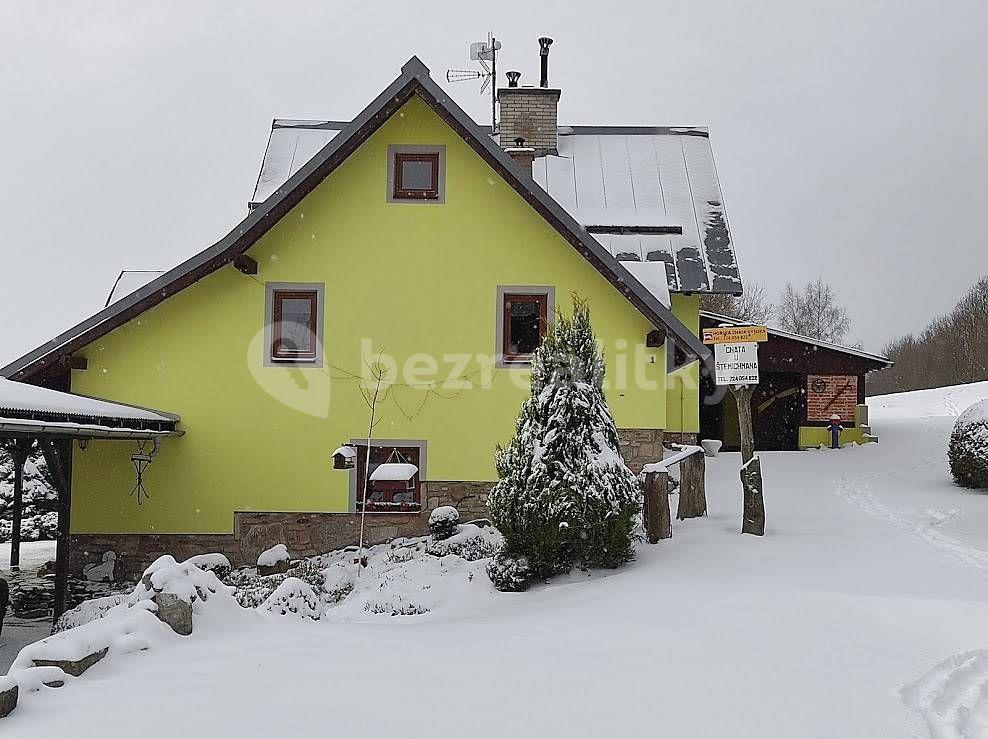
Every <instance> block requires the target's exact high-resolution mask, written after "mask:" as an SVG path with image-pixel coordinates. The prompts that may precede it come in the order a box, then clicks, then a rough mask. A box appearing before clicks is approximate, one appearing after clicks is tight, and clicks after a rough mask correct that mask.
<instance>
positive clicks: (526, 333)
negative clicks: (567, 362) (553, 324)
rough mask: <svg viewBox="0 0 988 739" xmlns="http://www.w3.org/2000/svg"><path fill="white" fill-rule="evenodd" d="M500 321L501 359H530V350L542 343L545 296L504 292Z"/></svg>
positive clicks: (546, 316)
mask: <svg viewBox="0 0 988 739" xmlns="http://www.w3.org/2000/svg"><path fill="white" fill-rule="evenodd" d="M503 321H504V322H503V329H502V337H501V342H502V343H501V351H502V352H503V354H504V361H505V362H529V361H531V359H532V352H534V351H535V350H536V349H538V347H539V345H540V344H541V343H542V339H544V338H545V333H546V329H547V328H548V325H549V296H548V295H545V294H538V295H519V294H511V293H507V294H505V296H504V316H503Z"/></svg>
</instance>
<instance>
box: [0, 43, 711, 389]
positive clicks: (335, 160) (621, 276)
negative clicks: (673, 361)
mask: <svg viewBox="0 0 988 739" xmlns="http://www.w3.org/2000/svg"><path fill="white" fill-rule="evenodd" d="M413 95H418V96H419V97H421V98H422V99H423V100H424V101H425V102H426V103H428V104H429V105H430V106H431V107H432V108H433V109H434V110H435V111H436V112H437V113H438V115H439V116H440V117H441V118H442V119H443V120H444V121H446V122H447V123H448V124H449V125H450V126H451V127H452V128H453V129H454V130H455V131H456V132H457V133H458V134H459V135H460V136H461V137H462V138H463V140H464V141H466V143H467V144H468V145H469V146H470V147H471V148H472V149H473V150H474V151H476V152H477V153H478V154H479V155H480V156H481V157H482V158H483V159H484V160H485V161H486V162H487V163H488V164H489V165H490V166H491V167H492V168H493V169H494V170H495V171H497V172H498V174H500V175H501V177H503V178H504V180H505V181H506V182H507V183H508V184H510V185H511V186H512V188H513V189H514V190H515V191H516V192H518V193H519V194H520V195H521V196H522V197H523V198H524V199H525V200H526V201H527V202H528V203H529V204H530V205H532V207H533V208H535V209H536V210H537V211H538V212H539V213H540V214H541V215H542V216H543V217H544V218H545V219H546V220H547V221H548V222H549V223H550V224H552V226H553V227H554V228H555V229H556V230H557V231H558V232H559V233H560V234H561V235H562V236H563V237H564V238H565V239H566V240H567V241H569V242H570V244H572V245H573V247H574V248H575V249H576V250H577V251H579V252H580V253H581V254H582V255H583V256H584V257H585V258H586V259H587V260H588V261H589V262H590V263H591V264H592V265H593V266H594V267H595V268H596V269H597V270H598V271H599V272H600V273H601V274H602V275H604V276H605V277H606V278H607V279H608V280H609V281H610V282H611V284H613V285H614V287H615V288H617V289H618V291H619V292H621V293H622V294H623V295H624V296H625V297H626V298H627V299H628V300H629V301H631V303H632V304H633V305H634V306H635V307H636V308H637V309H638V310H639V311H640V312H641V313H642V314H643V315H644V316H645V317H646V318H647V319H648V320H649V321H651V322H652V323H653V324H654V325H656V326H660V325H661V326H665V327H667V328H668V329H669V331H670V333H671V334H672V335H673V337H674V338H675V339H676V340H677V343H678V344H680V345H681V346H682V347H683V348H684V349H686V350H687V351H689V352H690V353H692V354H694V355H695V356H696V357H698V358H700V359H704V360H705V359H707V358H708V357H709V355H710V352H709V349H707V347H705V346H704V345H703V344H702V343H701V342H700V341H699V339H698V338H697V337H696V336H694V335H693V334H692V333H691V332H690V330H689V329H688V328H686V326H685V325H683V323H682V322H681V321H679V319H677V318H676V317H675V316H674V315H673V314H672V312H671V311H670V310H669V309H668V308H667V307H666V306H664V305H662V303H660V302H659V301H658V300H657V299H656V298H655V296H654V295H652V294H651V293H650V292H649V291H648V290H646V289H645V287H644V286H642V285H641V283H639V282H638V281H637V280H636V279H635V278H634V277H633V276H632V275H631V273H630V272H628V271H627V269H625V268H624V267H623V266H622V265H621V264H620V263H619V262H618V261H617V260H616V259H614V257H613V256H611V254H610V252H608V251H607V250H606V249H604V247H603V246H601V245H600V244H599V243H598V242H597V241H596V240H595V239H594V238H593V237H592V236H591V235H590V234H588V233H587V231H586V229H584V228H583V227H582V226H580V225H579V224H578V223H577V222H576V221H575V220H574V219H573V217H572V216H570V215H569V214H568V213H567V212H566V211H565V210H564V209H563V208H562V207H561V206H560V205H559V204H558V203H556V201H555V200H553V199H552V198H551V197H550V196H549V195H548V194H547V193H546V192H545V191H544V190H542V188H540V187H539V186H538V185H537V184H536V183H535V181H534V180H533V179H532V178H531V176H530V175H528V174H526V173H524V172H522V170H521V169H519V168H518V167H517V166H516V165H515V164H514V162H513V160H512V159H511V158H510V156H508V154H506V153H505V152H504V151H503V150H502V149H501V148H500V147H499V146H497V144H495V143H494V142H493V141H491V139H490V137H489V136H488V135H486V134H485V133H484V132H483V131H482V130H481V129H480V128H479V127H478V126H477V124H476V123H475V122H474V121H473V120H472V119H471V118H470V117H469V116H468V115H467V114H466V113H465V112H464V111H463V110H462V109H461V108H460V107H459V106H458V105H456V103H455V102H454V101H453V100H451V99H450V98H449V96H448V95H446V93H445V92H443V91H442V89H441V88H440V87H439V86H438V85H436V83H435V82H434V81H433V80H432V79H431V77H430V76H429V69H428V67H426V66H425V64H423V63H422V62H421V61H420V60H419V59H418V57H414V56H413V57H412V58H411V59H410V60H409V61H408V62H406V63H405V65H404V66H403V67H402V68H401V74H400V75H399V76H398V77H397V78H396V79H395V80H394V82H392V83H391V84H390V85H388V87H387V88H385V89H384V90H383V91H382V92H381V94H380V95H378V96H377V97H376V98H375V99H374V100H373V101H372V102H371V103H370V105H368V106H367V107H366V108H364V110H363V111H361V113H360V114H359V115H358V116H357V117H356V118H354V119H353V120H352V121H350V123H348V124H347V125H346V127H345V128H344V129H343V130H342V131H341V132H340V133H339V134H338V135H337V136H335V137H333V139H332V140H331V141H329V143H327V144H326V146H324V147H323V148H322V150H321V151H320V152H319V153H318V154H316V156H314V157H313V158H312V159H311V160H309V162H307V163H306V164H305V165H304V166H303V167H301V168H300V169H299V171H298V172H296V173H295V174H294V175H293V176H292V177H290V178H289V179H288V181H287V182H285V183H284V184H283V185H282V186H281V187H279V188H278V189H277V190H275V192H274V193H272V194H271V196H270V197H269V198H268V199H267V200H265V201H264V202H263V203H261V204H259V205H258V206H257V207H256V208H254V209H252V210H251V211H250V213H248V215H247V217H246V218H244V220H243V221H241V222H240V223H239V224H238V225H237V226H236V227H234V228H233V230H232V231H230V233H228V234H227V235H226V236H224V237H223V238H222V239H220V240H219V241H218V242H216V243H215V244H213V245H212V246H211V247H209V248H208V249H206V250H204V251H202V252H200V253H199V254H197V255H195V256H194V257H192V258H190V259H188V260H186V261H185V262H183V263H182V264H180V265H178V266H177V267H175V268H174V269H171V270H169V271H168V272H166V273H165V274H163V275H162V276H161V277H159V278H157V279H156V280H153V281H151V282H149V283H148V284H147V285H145V286H144V287H142V288H141V289H139V290H137V291H135V292H134V293H132V294H131V295H130V296H128V297H126V298H124V299H122V300H119V301H117V302H116V303H114V304H113V305H111V306H108V307H107V308H104V309H103V310H102V311H100V312H99V313H97V314H96V315H94V316H92V317H91V318H89V319H87V320H85V321H83V322H82V323H80V324H78V325H76V326H74V327H72V328H71V329H69V330H68V331H66V332H64V333H62V334H60V335H59V336H56V337H55V338H54V339H52V340H51V341H48V342H46V343H45V344H42V345H41V346H40V347H38V348H37V349H35V350H34V351H31V352H29V353H28V354H25V355H24V356H23V357H21V358H19V359H17V360H15V361H13V362H11V363H10V364H8V365H7V366H5V367H3V368H2V369H0V376H2V377H6V378H8V379H11V380H27V379H29V378H32V377H34V376H37V375H38V374H39V373H42V372H44V371H45V370H47V369H49V368H50V367H51V366H52V365H53V364H55V363H57V362H58V360H59V358H60V357H62V356H66V355H70V354H71V353H72V352H74V351H77V350H78V349H81V348H82V347H84V346H86V345H88V344H90V343H92V342H93V341H95V340H96V339H98V338H100V337H101V336H105V335H106V334H108V333H109V332H111V331H113V330H114V329H115V328H117V327H119V326H121V325H123V324H124V323H126V322H127V321H130V320H131V319H133V318H134V317H136V316H138V315H140V314H141V313H143V312H144V311H146V310H148V309H149V308H151V307H153V306H155V305H157V304H158V303H161V302H162V301H163V300H165V299H166V298H168V297H170V296H171V295H174V294H175V293H177V292H179V291H180V290H183V289H185V288H186V287H188V286H189V285H192V284H194V283H195V282H197V281H198V280H200V279H202V278H203V277H205V276H206V275H208V274H210V273H212V272H214V271H216V270H217V269H219V268H220V267H222V266H223V265H224V264H227V263H228V262H231V261H233V259H234V257H235V256H236V255H237V254H242V253H244V252H245V251H247V249H249V248H250V247H251V246H252V245H253V244H254V243H255V242H256V241H257V240H258V239H259V238H261V236H263V235H264V234H265V233H266V232H267V231H268V230H269V229H270V228H271V227H272V226H274V224H276V223H277V222H278V221H279V220H281V218H282V217H283V216H284V215H286V214H287V213H288V212H289V211H290V210H291V209H292V208H294V207H295V206H296V205H298V203H299V202H300V201H301V200H302V199H303V198H304V197H305V196H306V195H308V194H309V193H310V192H311V191H312V190H313V189H314V188H315V187H316V186H317V185H318V184H319V183H320V182H322V181H323V180H324V179H325V178H326V177H327V176H328V175H329V174H330V173H331V172H332V171H333V170H335V169H336V167H338V166H339V165H340V163H342V162H343V161H344V160H345V159H346V158H347V157H349V156H350V154H352V153H353V152H354V151H355V150H356V149H357V148H358V147H359V146H360V145H361V144H362V143H363V142H364V141H365V140H366V139H367V138H368V137H369V136H370V135H371V134H373V133H374V132H375V131H376V130H377V129H378V128H380V126H381V125H382V124H383V123H384V122H385V121H386V120H387V119H388V118H390V117H391V115H392V114H393V113H394V112H395V111H396V110H398V109H399V108H400V107H401V106H402V105H404V104H405V103H406V102H407V101H408V100H409V99H410V98H411V97H412V96H413Z"/></svg>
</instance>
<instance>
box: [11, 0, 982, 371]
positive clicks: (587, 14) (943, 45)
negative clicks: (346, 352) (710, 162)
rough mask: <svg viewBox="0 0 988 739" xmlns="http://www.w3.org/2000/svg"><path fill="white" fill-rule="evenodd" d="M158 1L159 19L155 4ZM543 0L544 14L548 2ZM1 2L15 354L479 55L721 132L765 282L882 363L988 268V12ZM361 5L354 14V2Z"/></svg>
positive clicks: (735, 208)
mask: <svg viewBox="0 0 988 739" xmlns="http://www.w3.org/2000/svg"><path fill="white" fill-rule="evenodd" d="M144 6H146V7H144ZM536 6H537V9H536ZM512 7H513V6H512V3H510V2H509V3H487V4H484V5H481V4H478V3H465V2H451V3H429V2H417V3H409V2H401V3H397V4H395V5H394V6H393V7H392V6H391V5H390V4H388V3H385V2H380V1H378V2H364V3H345V4H344V3H331V2H309V3H301V2H296V3H291V2H277V3H274V2H265V3H257V4H254V3H249V2H245V1H244V0H240V1H239V2H235V3H234V2H229V3H226V2H200V1H198V0H197V1H196V2H187V3H186V2H172V1H169V2H167V3H164V2H160V3H145V4H141V7H138V6H137V4H134V3H130V2H127V3H67V2H66V3H31V2H23V1H21V0H18V1H17V2H12V1H10V0H0V80H2V83H0V163H2V168H0V177H2V197H0V253H2V259H0V316H2V322H0V327H2V328H0V335H2V337H3V341H2V342H0V364H3V363H6V362H7V361H9V360H11V359H14V358H15V357H17V356H19V355H20V354H22V353H23V352H25V351H27V350H29V349H31V348H33V347H35V346H36V345H38V344H40V343H42V342H43V341H45V340H47V339H49V338H51V337H52V336H54V335H55V334H56V333H58V332H60V331H61V330H63V329H65V328H68V327H69V326H71V325H72V324H74V323H76V322H78V321H79V320H81V319H83V318H85V317H87V316H88V315H90V314H92V313H94V312H95V311H97V310H98V309H99V308H101V307H102V306H103V302H104V301H105V299H106V295H107V293H108V291H109V289H110V286H111V285H112V283H113V280H114V279H115V277H116V275H117V272H118V271H119V270H120V269H122V268H127V269H163V268H168V267H171V266H174V265H175V264H177V263H178V262H180V261H181V260H183V259H185V258H187V257H188V256H190V255H192V254H194V253H195V252H197V251H200V250H201V249H203V248H205V247H207V246H209V245H210V244H211V243H212V242H213V241H215V240H216V239H218V238H219V237H220V236H222V235H223V234H224V233H225V232H226V231H227V230H229V228H230V227H232V226H233V225H234V224H235V223H236V222H237V221H238V220H240V219H241V218H242V217H243V216H244V215H245V213H246V202H247V199H248V197H249V195H250V193H251V191H252V188H253V185H254V181H255V179H256V177H257V171H258V167H259V164H260V160H261V156H262V154H263V151H264V146H265V144H266V142H267V136H268V131H269V128H270V124H271V119H272V118H274V117H300V118H301V117H316V118H320V117H321V118H332V119H346V118H350V117H352V116H353V115H355V114H356V113H357V112H359V111H360V110H361V109H362V108H363V107H364V106H365V105H366V104H367V103H368V102H369V101H370V100H371V99H373V98H374V97H375V96H376V95H377V94H378V92H380V90H381V89H383V88H384V86H385V85H387V84H388V83H390V82H391V81H392V80H393V79H394V77H395V76H397V74H398V71H399V68H400V67H401V65H402V64H403V63H404V62H405V61H406V60H407V59H408V57H409V56H411V55H412V54H417V55H419V57H421V59H422V60H423V61H424V62H425V63H426V64H427V65H428V66H429V67H430V69H431V70H432V74H433V77H434V78H435V79H437V80H440V81H441V84H443V85H444V86H446V87H448V88H449V89H450V91H451V92H452V94H453V96H454V97H455V99H456V100H457V102H459V103H460V104H461V105H462V106H463V107H464V108H466V110H467V111H468V112H470V113H471V114H473V115H474V117H475V118H476V119H477V120H478V121H480V122H484V123H486V122H488V121H489V116H490V112H489V105H490V103H489V98H485V97H481V96H480V95H479V94H478V91H477V87H476V86H475V85H473V84H472V83H463V84H458V85H447V84H446V82H445V77H444V73H445V70H446V68H447V67H468V66H470V62H469V61H468V59H467V50H468V45H469V42H470V41H474V40H481V39H483V38H485V37H486V34H487V32H488V30H492V31H494V33H495V34H496V35H497V36H498V37H499V38H500V39H502V40H503V44H504V49H503V55H502V57H501V59H502V69H519V70H521V71H522V72H523V74H524V75H525V76H524V77H523V81H524V80H525V79H528V80H529V81H533V80H536V79H537V75H538V44H537V42H536V38H537V37H538V36H540V35H549V36H552V37H553V38H554V39H555V40H556V43H555V44H554V46H553V47H552V54H551V56H550V78H551V81H552V82H553V84H555V85H558V86H560V87H562V90H563V94H562V99H561V101H560V121H561V122H565V123H574V124H590V123H597V124H654V125H705V126H708V127H709V129H710V133H711V138H712V142H713V147H714V154H715V156H716V159H717V165H718V169H719V172H720V177H721V182H722V186H723V189H724V197H725V203H726V206H727V212H728V218H729V220H730V225H731V230H732V232H733V238H734V243H735V247H736V249H737V252H738V256H739V260H740V262H741V269H742V277H743V279H745V280H746V281H749V282H750V281H758V282H761V283H763V284H764V285H765V286H766V287H767V288H768V289H769V291H770V292H771V293H773V295H774V294H777V293H778V291H779V290H780V289H781V288H782V286H783V285H784V284H785V282H786V281H792V282H794V283H805V282H807V281H809V280H812V279H815V278H816V277H818V276H822V277H823V278H824V279H825V280H827V281H828V282H830V283H831V284H832V285H833V286H834V287H835V289H836V290H837V293H838V295H839V297H840V299H841V300H842V301H843V302H844V303H845V304H846V305H847V307H848V309H849V311H850V315H851V319H852V331H851V336H850V339H851V340H852V341H853V340H860V341H862V342H864V344H865V345H866V347H868V348H871V349H875V350H878V349H880V348H881V347H882V345H883V344H884V343H885V341H886V340H888V339H889V338H891V337H892V336H895V335H898V334H901V333H904V332H907V331H915V330H918V329H921V328H922V327H923V326H924V325H925V324H926V323H927V322H928V320H929V319H930V318H931V317H932V316H933V315H935V314H937V313H940V312H944V311H947V310H949V309H950V308H951V307H952V306H953V304H954V303H955V302H956V300H957V298H958V297H959V296H960V295H961V294H962V293H963V291H964V290H965V289H966V288H967V287H968V286H969V285H971V284H973V283H974V281H975V280H976V279H977V278H978V277H980V276H982V275H985V274H986V273H988V249H986V247H988V239H986V238H985V235H984V226H983V224H984V223H985V222H986V220H988V219H986V217H985V214H984V210H985V206H986V203H988V186H986V184H985V182H986V178H985V172H986V170H988V166H986V165H988V144H986V137H988V99H986V94H985V85H986V82H985V71H986V70H988V50H986V49H988V44H986V43H985V41H984V32H985V28H986V27H988V10H986V4H984V3H982V2H942V0H941V2H916V1H915V0H910V1H909V2H868V1H867V0H857V1H855V2H843V1H839V2H833V1H830V2H826V3H819V2H814V3H801V2H794V0H786V1H784V2H746V3H739V2H727V1H726V0H723V1H722V2H696V1H695V0H693V1H692V2H680V1H678V0H663V2H655V1H654V0H651V1H649V2H642V3H622V2H608V3H601V2H600V0H590V1H589V2H583V1H578V0H568V1H567V2H561V3H545V2H539V3H537V4H536V3H532V2H519V3H518V4H517V5H516V6H514V7H515V9H516V10H517V12H516V13H513V12H512ZM341 8H343V9H341Z"/></svg>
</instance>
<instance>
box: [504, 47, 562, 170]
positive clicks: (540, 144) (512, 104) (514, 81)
mask: <svg viewBox="0 0 988 739" xmlns="http://www.w3.org/2000/svg"><path fill="white" fill-rule="evenodd" d="M550 44H552V39H550V38H545V37H543V38H540V39H539V55H540V57H541V67H542V70H541V71H542V75H541V79H540V80H539V83H540V84H539V86H538V87H519V85H518V80H519V78H520V77H521V73H519V72H508V73H507V77H508V86H507V87H502V88H500V89H499V90H498V91H497V99H498V102H499V103H500V104H501V121H500V128H499V131H500V136H501V138H500V141H501V146H502V147H503V148H504V149H510V148H521V147H518V145H517V143H516V141H517V140H518V139H524V144H523V147H529V148H532V149H534V150H535V156H544V155H545V154H550V153H551V154H555V153H556V129H557V127H558V125H559V121H558V118H557V108H558V107H559V96H560V94H561V91H560V90H559V89H558V88H552V87H549V72H548V64H549V46H550Z"/></svg>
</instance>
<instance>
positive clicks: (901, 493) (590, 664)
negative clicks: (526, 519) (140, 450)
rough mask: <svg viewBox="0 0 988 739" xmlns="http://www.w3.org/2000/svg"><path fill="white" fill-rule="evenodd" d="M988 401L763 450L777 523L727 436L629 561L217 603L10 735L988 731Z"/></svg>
mask: <svg viewBox="0 0 988 739" xmlns="http://www.w3.org/2000/svg"><path fill="white" fill-rule="evenodd" d="M981 397H988V383H982V384H980V385H972V386H967V387H962V388H951V389H946V390H937V391H926V392H922V393H913V394H909V395H900V396H889V397H886V398H876V399H872V400H871V407H872V425H873V426H874V428H875V430H876V432H877V433H878V434H879V435H880V436H881V444H879V445H869V446H866V447H860V448H851V449H844V450H840V451H813V452H806V453H802V454H799V453H777V454H764V455H763V469H764V474H765V485H766V494H765V500H766V511H767V521H768V526H767V533H766V536H765V537H764V538H757V537H752V536H741V535H740V534H739V533H738V530H739V528H740V502H741V498H740V490H739V483H738V481H737V469H738V458H737V455H730V454H728V455H722V456H721V457H719V458H717V459H714V460H708V462H710V465H709V467H708V471H709V474H708V499H709V511H710V515H709V516H708V517H706V518H705V519H702V520H691V521H687V522H684V523H677V524H676V526H675V534H674V538H673V539H672V540H671V541H667V542H663V543H661V544H659V545H657V546H651V547H650V546H643V548H642V549H641V552H640V555H639V557H638V559H637V560H636V561H635V562H633V563H632V564H630V565H629V566H627V567H624V568H622V569H620V570H617V571H613V572H607V573H599V574H595V575H594V576H592V577H588V576H586V575H581V574H575V575H572V576H570V577H567V578H561V579H558V580H555V581H553V582H552V583H550V584H549V585H545V586H540V587H538V588H536V589H534V590H532V591H529V592H527V593H520V594H501V593H497V592H495V591H493V590H492V588H491V587H490V584H489V582H488V581H487V580H486V578H485V577H484V576H483V574H482V572H481V573H479V576H478V572H477V571H476V570H477V568H476V566H470V567H450V568H449V569H448V570H443V568H441V567H438V566H432V567H430V568H425V567H419V568H417V569H416V568H411V569H408V570H401V569H398V570H394V573H395V574H394V575H393V577H394V578H398V579H401V578H403V577H405V575H404V574H402V573H406V574H407V572H416V573H418V574H417V575H416V576H415V577H421V578H422V580H421V582H419V581H418V580H415V579H414V578H413V579H412V580H408V579H405V580H403V581H402V582H398V583H393V582H390V581H388V580H382V581H381V585H380V587H381V588H382V592H383V591H384V590H387V589H388V588H392V587H395V588H398V589H399V590H400V591H401V592H403V593H404V594H405V595H406V596H407V597H410V598H411V597H414V596H415V594H416V591H417V590H422V589H423V587H425V586H428V587H427V588H426V590H434V591H435V592H433V593H430V594H429V596H428V598H427V600H428V601H429V603H431V604H432V606H433V608H432V610H431V611H430V612H429V613H426V614H424V615H419V616H399V617H392V616H389V615H382V614H377V613H373V612H368V611H364V610H362V609H349V610H347V609H344V610H342V611H341V612H340V615H339V617H336V618H330V619H326V620H323V621H320V622H312V621H300V620H298V619H295V618H292V617H280V616H274V615H270V614H263V615H262V614H259V613H257V612H255V611H248V610H243V609H241V611H240V614H236V613H235V614H234V615H233V616H232V617H231V615H230V614H229V612H227V614H226V615H225V616H224V617H223V618H222V619H214V618H206V617H203V618H202V619H201V620H199V621H197V622H196V631H195V633H194V634H193V635H192V636H191V637H189V638H179V637H174V636H170V635H169V638H168V639H167V640H164V641H162V640H157V641H154V642H153V643H152V644H151V648H150V649H149V650H148V651H144V652H139V651H135V652H133V653H129V654H116V655H114V654H113V653H112V652H111V655H110V657H108V658H107V659H105V660H104V661H103V662H101V663H99V664H97V665H96V666H95V667H93V668H92V669H90V670H89V671H88V672H87V673H86V674H85V675H83V676H82V677H81V678H79V679H78V680H71V681H70V682H68V684H67V685H66V686H65V687H64V688H61V689H48V688H42V689H41V692H39V693H28V694H26V695H25V696H23V698H22V701H21V705H19V707H18V708H17V710H16V712H15V713H14V714H13V715H12V716H10V717H8V718H7V719H4V720H3V723H2V733H3V736H5V737H7V736H9V737H29V736H32V737H33V736H93V737H96V736H98V737H102V738H104V739H113V738H115V737H121V738H126V739H130V738H131V737H133V736H137V735H140V736H144V737H165V736H171V735H173V734H174V733H175V732H176V731H181V732H183V733H185V734H186V735H190V736H204V737H210V738H211V739H225V738H227V737H231V738H232V737H238V738H239V737H243V736H296V735H298V736H301V735H310V734H312V733H313V732H318V733H320V734H332V735H333V736H345V737H392V736H394V737H430V739H434V738H435V737H442V736H458V735H467V736H470V737H474V738H476V739H484V738H485V737H500V736H505V735H516V736H544V737H555V736H566V737H601V736H622V737H637V736H677V737H721V736H733V737H827V738H828V739H829V738H832V737H868V738H874V737H908V736H919V737H923V736H933V737H936V738H938V739H940V738H951V737H974V736H988V494H978V493H974V492H971V491H966V490H962V489H960V488H957V487H954V486H953V485H952V484H951V483H950V481H949V475H948V472H947V469H946V462H945V446H946V437H947V434H948V433H949V430H950V427H951V424H952V422H953V419H954V417H955V416H956V415H957V414H958V413H959V412H960V411H961V410H963V409H964V408H965V407H966V406H967V405H968V404H970V403H971V402H973V401H974V400H977V399H979V398H981ZM440 594H445V595H444V596H443V597H439V596H440Z"/></svg>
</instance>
